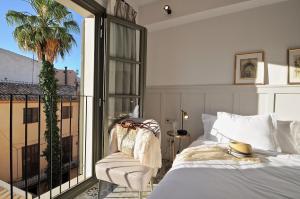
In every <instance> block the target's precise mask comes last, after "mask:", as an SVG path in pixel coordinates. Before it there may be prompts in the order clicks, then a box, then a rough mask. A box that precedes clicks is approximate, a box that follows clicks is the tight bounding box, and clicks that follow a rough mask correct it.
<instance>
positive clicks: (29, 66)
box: [0, 49, 41, 84]
mask: <svg viewBox="0 0 300 199" xmlns="http://www.w3.org/2000/svg"><path fill="white" fill-rule="evenodd" d="M40 70H41V63H40V62H38V61H32V59H30V58H28V57H25V56H22V55H19V54H16V53H14V52H11V51H8V50H4V49H0V71H1V72H0V81H8V82H21V83H30V84H31V83H33V84H38V83H39V74H40Z"/></svg>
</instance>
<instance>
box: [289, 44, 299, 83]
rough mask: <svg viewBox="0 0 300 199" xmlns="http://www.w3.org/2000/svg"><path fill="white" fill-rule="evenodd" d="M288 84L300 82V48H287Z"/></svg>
mask: <svg viewBox="0 0 300 199" xmlns="http://www.w3.org/2000/svg"><path fill="white" fill-rule="evenodd" d="M288 65H289V72H288V81H289V84H300V48H296V49H288Z"/></svg>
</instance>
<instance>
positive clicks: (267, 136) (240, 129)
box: [211, 112, 277, 150]
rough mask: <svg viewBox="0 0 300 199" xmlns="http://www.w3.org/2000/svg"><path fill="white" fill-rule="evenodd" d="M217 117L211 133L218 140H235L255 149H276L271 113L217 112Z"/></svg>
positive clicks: (226, 141)
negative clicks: (252, 114) (236, 113)
mask: <svg viewBox="0 0 300 199" xmlns="http://www.w3.org/2000/svg"><path fill="white" fill-rule="evenodd" d="M217 117H218V119H217V121H216V122H215V124H214V126H213V129H212V131H211V134H212V135H213V136H216V138H217V141H218V142H221V143H228V142H229V141H231V140H235V141H240V142H245V143H248V144H251V145H252V147H253V148H257V149H263V150H276V148H277V147H276V144H275V140H274V134H275V133H274V125H273V120H272V117H271V115H254V116H241V115H235V114H230V113H224V112H218V114H217Z"/></svg>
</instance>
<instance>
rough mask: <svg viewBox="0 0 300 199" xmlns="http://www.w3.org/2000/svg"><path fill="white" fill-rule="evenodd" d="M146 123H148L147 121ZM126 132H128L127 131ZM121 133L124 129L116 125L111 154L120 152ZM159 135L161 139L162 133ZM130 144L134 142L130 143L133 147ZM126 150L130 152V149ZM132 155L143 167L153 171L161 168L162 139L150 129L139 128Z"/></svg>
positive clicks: (112, 134) (111, 133)
mask: <svg viewBox="0 0 300 199" xmlns="http://www.w3.org/2000/svg"><path fill="white" fill-rule="evenodd" d="M145 122H147V120H146V121H145ZM148 122H149V120H148ZM152 122H153V120H152ZM157 125H158V124H157ZM125 131H127V129H126V130H125ZM120 132H124V128H123V127H122V126H121V125H119V124H117V125H115V127H114V128H113V129H112V130H111V132H110V153H116V152H118V151H120V147H121V146H120V143H121V142H120V140H118V137H119V139H120ZM118 134H119V136H118ZM158 134H159V137H160V132H158ZM130 143H132V142H128V146H130V145H132V144H130ZM126 150H127V151H128V149H126ZM132 155H133V158H134V159H137V160H139V161H140V163H141V164H142V165H145V166H147V167H150V168H153V169H158V168H161V165H162V156H161V148H160V139H159V138H158V137H156V136H155V135H154V134H153V132H151V131H150V130H148V129H145V128H137V129H136V137H135V140H134V148H133V154H132Z"/></svg>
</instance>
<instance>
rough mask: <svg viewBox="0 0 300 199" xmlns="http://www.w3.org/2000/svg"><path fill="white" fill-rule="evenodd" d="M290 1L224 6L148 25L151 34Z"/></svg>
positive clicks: (259, 0) (253, 1) (256, 0)
mask: <svg viewBox="0 0 300 199" xmlns="http://www.w3.org/2000/svg"><path fill="white" fill-rule="evenodd" d="M286 1H288V0H248V1H245V2H241V3H235V4H232V5H228V6H223V7H219V8H213V9H209V10H205V11H201V12H197V13H193V14H189V15H185V16H180V17H176V18H172V19H168V20H164V21H160V22H156V23H152V24H148V25H146V27H147V29H148V31H149V32H154V31H159V30H164V29H168V28H172V27H176V26H181V25H184V24H189V23H193V22H197V21H200V20H204V19H209V18H213V17H218V16H222V15H227V14H232V13H236V12H241V11H245V10H249V9H253V8H258V7H262V6H267V5H272V4H276V3H281V2H286Z"/></svg>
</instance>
